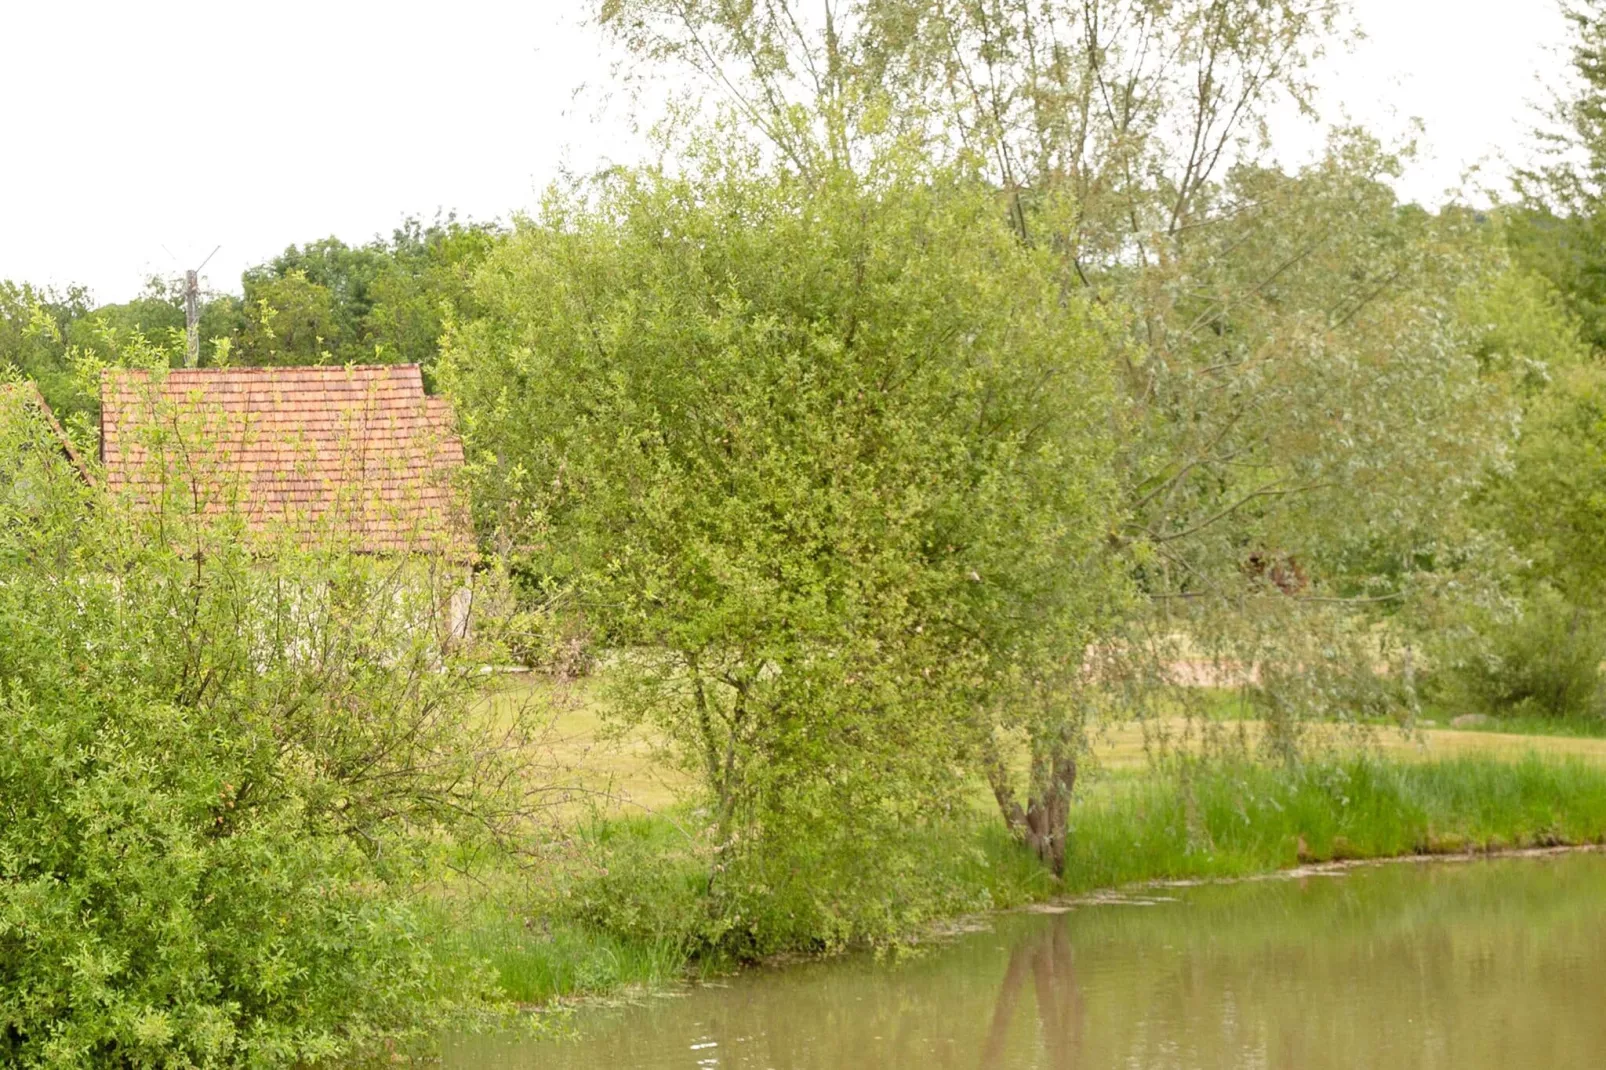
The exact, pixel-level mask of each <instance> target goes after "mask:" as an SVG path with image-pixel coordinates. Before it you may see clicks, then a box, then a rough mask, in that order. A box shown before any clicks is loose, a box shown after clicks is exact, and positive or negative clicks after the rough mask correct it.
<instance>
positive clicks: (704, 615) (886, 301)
mask: <svg viewBox="0 0 1606 1070" xmlns="http://www.w3.org/2000/svg"><path fill="white" fill-rule="evenodd" d="M682 164H683V165H684V167H685V171H684V173H682V174H680V175H678V176H674V175H669V174H666V173H664V172H661V171H657V170H645V171H637V172H623V173H616V174H612V175H610V176H608V177H606V178H604V179H602V180H600V182H599V183H598V184H597V185H596V186H595V187H593V188H591V189H589V190H588V191H583V194H582V193H576V194H574V195H572V196H571V195H555V196H554V197H553V198H552V199H550V200H549V201H548V202H547V204H546V206H545V208H544V210H543V212H542V214H541V215H540V216H539V217H537V218H536V219H534V220H531V221H527V222H526V223H524V224H523V225H522V226H521V227H520V228H519V229H518V231H517V233H516V234H514V235H513V236H512V238H511V239H510V240H509V242H508V244H507V245H506V247H505V248H503V249H501V250H499V251H498V252H496V253H495V254H493V256H492V258H491V259H490V261H489V263H488V265H487V267H486V269H485V270H484V271H483V272H482V273H481V275H480V276H479V279H478V283H477V287H476V295H477V298H478V299H479V300H481V301H482V302H484V307H485V308H486V310H487V311H486V314H485V315H484V316H483V317H482V318H480V319H477V320H475V321H473V322H471V323H469V324H466V325H464V326H462V327H461V328H460V330H459V331H458V332H457V333H456V334H455V335H454V336H453V338H452V339H451V343H450V345H449V347H448V354H447V360H446V362H445V364H444V366H443V375H444V377H445V380H444V381H445V382H446V384H447V386H448V388H449V389H450V390H451V391H452V392H453V393H454V394H455V395H456V397H457V398H458V399H459V405H460V410H459V411H461V412H463V413H464V414H465V419H466V434H467V436H468V441H469V444H470V447H471V449H472V451H473V452H474V454H475V455H476V456H478V457H479V458H481V459H482V464H481V469H480V474H481V479H482V484H481V486H482V494H481V501H482V503H483V506H484V507H485V508H486V510H487V512H488V514H489V516H490V518H491V520H492V522H495V523H498V524H501V525H505V526H506V527H505V530H509V531H512V532H514V533H516V535H517V536H518V537H517V538H516V539H514V540H510V541H511V542H512V543H513V544H514V545H518V546H522V547H523V548H524V549H523V551H522V552H523V553H524V555H525V559H524V562H523V566H524V567H525V568H526V569H527V570H528V571H529V572H531V573H533V574H539V575H541V576H542V577H543V587H544V589H546V590H548V591H552V592H555V593H557V592H561V593H562V594H563V596H564V605H565V606H567V607H568V608H570V609H572V610H576V611H578V612H581V613H583V614H584V615H585V617H586V619H587V621H588V623H589V625H590V626H591V627H592V628H593V629H594V630H595V632H596V633H597V634H598V635H599V636H601V637H603V639H604V641H605V642H607V643H608V644H610V645H611V646H612V647H613V648H614V649H616V650H617V651H618V654H617V657H616V658H615V659H614V660H615V661H616V667H615V669H614V670H612V671H611V672H610V676H612V677H613V678H614V679H615V680H620V681H623V684H622V687H621V691H620V693H619V695H617V696H616V697H617V699H618V701H617V703H616V704H615V711H616V712H618V713H619V714H620V715H621V716H622V717H624V718H625V719H627V720H628V721H629V722H631V723H636V722H643V721H644V722H647V723H650V724H652V725H653V726H654V727H656V728H657V729H659V730H660V731H661V733H662V734H663V735H664V736H665V737H666V738H667V739H669V740H670V741H671V742H672V744H673V747H674V753H675V755H676V756H677V757H678V758H679V759H680V760H681V761H682V762H683V764H684V765H685V767H686V769H687V770H688V771H689V772H690V773H691V774H692V775H693V776H694V777H696V778H697V783H699V784H700V785H701V787H702V788H703V789H704V793H705V795H706V798H707V801H708V811H707V812H708V813H709V821H708V826H709V828H708V832H709V836H710V838H711V841H712V847H713V850H714V855H713V859H714V864H713V868H712V870H711V876H710V881H711V886H712V888H713V890H714V897H715V901H716V902H721V901H723V902H726V903H727V904H734V905H730V906H729V907H728V912H729V914H730V915H731V916H735V915H738V914H741V913H742V911H741V910H740V903H741V898H742V897H743V896H744V895H746V894H748V893H749V892H751V893H753V894H760V893H759V891H758V890H759V889H761V888H765V889H769V890H770V891H769V892H765V893H762V894H771V893H772V892H773V893H775V894H780V893H781V892H782V891H784V889H786V888H787V887H790V886H792V885H795V884H796V883H797V882H798V880H799V879H800V878H807V877H808V876H809V875H811V874H812V875H814V876H821V875H822V874H823V873H824V872H825V871H826V869H827V868H829V867H842V872H840V873H839V874H838V876H839V877H840V879H838V880H835V881H824V880H821V881H818V882H815V883H814V884H813V885H812V886H813V887H815V888H819V887H832V888H836V889H840V895H841V901H840V902H838V903H834V904H832V905H831V906H830V907H829V909H830V910H831V911H832V912H834V915H835V916H838V917H840V918H844V919H851V918H852V917H853V916H854V911H856V910H861V909H870V908H871V904H869V902H868V901H870V900H871V899H873V898H874V896H879V895H881V894H882V892H885V893H886V896H885V897H883V898H886V897H890V898H886V902H881V901H880V900H876V902H877V903H879V904H880V906H879V907H877V909H895V907H894V906H893V905H892V900H893V899H895V898H896V895H895V894H894V893H895V889H891V888H889V887H887V886H886V884H885V882H883V881H878V880H877V878H878V877H879V876H881V875H885V874H889V873H892V872H895V871H896V867H895V861H896V859H897V858H898V857H900V856H899V855H898V850H899V845H900V844H901V843H903V842H904V841H906V840H907V839H908V837H909V832H910V830H911V829H912V828H913V827H915V825H917V824H918V823H919V822H920V821H922V820H924V819H926V818H928V817H931V816H932V815H934V814H937V813H942V812H947V811H948V810H949V809H950V808H951V807H952V806H954V805H956V803H957V800H958V796H959V793H961V792H963V791H964V790H965V783H966V781H965V779H964V775H963V774H964V770H965V769H966V768H973V763H974V762H975V761H977V760H980V759H981V757H982V756H983V752H984V751H985V750H986V748H987V746H988V745H989V740H990V732H989V731H988V730H987V729H988V728H989V722H987V721H986V719H984V718H981V717H979V716H978V711H989V712H996V713H997V714H998V715H999V716H1002V717H1006V718H1015V719H1023V718H1024V716H1025V713H1026V711H1028V710H1030V709H1033V708H1035V707H1036V706H1037V705H1040V704H1041V703H1042V701H1043V697H1044V696H1045V695H1048V694H1051V693H1057V692H1060V691H1063V690H1064V688H1065V682H1066V680H1067V679H1069V678H1073V677H1075V676H1076V675H1077V674H1078V673H1080V672H1081V671H1082V653H1083V651H1084V650H1085V649H1086V648H1087V646H1088V645H1089V643H1090V642H1091V641H1092V639H1093V637H1094V636H1096V635H1097V634H1098V633H1099V631H1100V630H1101V627H1102V626H1101V623H1100V621H1101V618H1102V617H1103V616H1105V615H1106V614H1108V613H1109V612H1110V611H1111V610H1112V608H1113V606H1114V605H1115V603H1116V602H1117V601H1118V600H1119V598H1120V597H1121V590H1122V581H1121V578H1120V577H1119V575H1118V574H1115V573H1113V572H1112V571H1111V570H1110V569H1109V568H1108V565H1107V555H1106V554H1105V553H1104V551H1103V545H1104V542H1105V540H1106V539H1107V538H1108V536H1109V534H1110V531H1111V526H1110V525H1111V520H1112V514H1111V504H1112V490H1113V486H1112V483H1111V480H1110V474H1109V473H1110V464H1109V459H1110V455H1111V451H1112V448H1113V442H1112V439H1113V435H1112V432H1113V425H1112V422H1111V418H1110V410H1111V397H1112V382H1111V376H1110V369H1111V366H1112V364H1111V359H1110V357H1109V353H1108V350H1109V347H1110V345H1111V344H1112V342H1111V339H1110V337H1109V334H1108V332H1107V331H1106V329H1105V327H1104V324H1103V323H1102V317H1101V316H1100V315H1099V313H1098V312H1097V310H1096V309H1095V308H1094V307H1093V306H1092V304H1091V303H1090V302H1088V301H1086V300H1083V299H1081V298H1078V297H1075V296H1071V295H1066V294H1065V293H1063V292H1062V290H1061V289H1060V288H1059V287H1058V286H1057V285H1056V283H1055V279H1054V274H1053V272H1052V271H1050V270H1047V269H1046V267H1045V264H1044V257H1045V254H1044V253H1042V252H1040V251H1038V250H1034V249H1031V248H1028V247H1026V246H1023V245H1021V244H1020V243H1019V242H1018V241H1016V240H1014V238H1013V236H1012V235H1011V234H1010V232H1009V230H1008V228H1007V226H1006V225H1005V223H1004V221H1003V220H1002V219H1001V218H1000V217H999V216H998V215H997V213H996V212H995V211H994V210H993V200H992V195H991V192H990V191H989V190H987V189H986V188H984V187H980V186H978V185H976V184H975V183H973V182H971V181H969V180H968V179H967V178H966V177H964V176H963V175H959V176H955V175H952V174H949V173H946V172H942V171H933V170H931V169H929V168H927V167H925V166H924V165H923V164H922V163H921V161H920V160H919V159H918V158H910V157H908V156H900V155H898V154H897V153H895V152H894V153H890V154H889V155H887V156H886V157H884V158H883V159H881V160H879V161H877V163H876V164H875V165H874V166H873V167H871V168H869V169H867V170H866V172H865V173H862V174H861V173H856V172H855V171H851V170H848V169H843V168H835V167H833V166H831V165H830V164H829V163H828V162H823V161H822V162H820V163H819V166H818V168H817V169H814V170H811V171H810V173H809V174H808V175H807V176H803V175H791V174H782V175H777V174H774V173H772V172H768V171H767V170H766V169H765V168H764V167H762V166H761V165H760V161H759V160H758V159H757V156H756V154H755V153H754V152H753V151H751V150H750V149H746V148H733V147H732V145H731V144H730V143H729V142H723V143H720V142H716V143H712V144H705V145H704V146H703V148H702V150H701V155H700V157H699V158H695V159H691V160H685V159H683V160H682ZM1031 723H1032V725H1033V726H1034V728H1035V730H1036V731H1037V732H1038V733H1039V734H1041V735H1044V736H1052V737H1053V738H1052V739H1047V738H1045V739H1044V741H1043V746H1042V747H1041V748H1040V749H1041V750H1042V751H1043V753H1045V754H1050V753H1057V754H1059V755H1061V756H1062V757H1063V758H1064V759H1066V760H1069V759H1070V758H1071V757H1073V755H1074V750H1073V747H1072V739H1071V734H1072V732H1073V727H1072V726H1071V725H1070V724H1068V723H1054V724H1050V723H1049V722H1047V721H1044V720H1043V719H1041V718H1036V719H1032V720H1031ZM1045 850H1048V846H1047V845H1046V844H1045ZM876 889H879V891H876ZM821 909H826V908H823V907H822V908H821ZM860 916H862V915H860ZM835 924H836V923H834V922H833V923H828V924H825V925H823V926H818V927H816V928H815V929H813V930H812V931H814V932H819V931H830V929H831V928H832V927H833V925H835ZM841 924H842V925H843V926H844V927H845V932H850V931H852V930H853V929H854V928H855V927H856V926H857V924H858V923H857V922H853V921H851V920H843V921H842V922H841Z"/></svg>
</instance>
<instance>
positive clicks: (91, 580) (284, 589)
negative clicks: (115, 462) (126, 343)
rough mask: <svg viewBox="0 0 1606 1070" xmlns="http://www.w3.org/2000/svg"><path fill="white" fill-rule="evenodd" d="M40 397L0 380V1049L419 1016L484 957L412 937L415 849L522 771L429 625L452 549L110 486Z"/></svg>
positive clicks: (125, 1059)
mask: <svg viewBox="0 0 1606 1070" xmlns="http://www.w3.org/2000/svg"><path fill="white" fill-rule="evenodd" d="M0 401H3V397H0ZM36 415H37V414H35V413H32V412H30V411H28V410H27V409H26V408H25V407H22V406H16V405H12V406H9V407H7V406H3V405H0V636H3V637H4V641H3V642H0V1062H4V1063H5V1064H7V1065H23V1066H31V1065H52V1066H57V1065H59V1066H91V1065H93V1066H128V1067H135V1066H191V1065H194V1066H232V1065H250V1066H263V1067H269V1066H289V1065H307V1064H313V1063H327V1062H333V1061H345V1060H350V1059H352V1058H356V1057H359V1056H363V1055H365V1054H368V1053H371V1052H373V1051H375V1050H377V1049H381V1048H387V1047H390V1046H392V1045H400V1046H406V1045H408V1044H411V1043H414V1042H422V1041H423V1040H426V1039H428V1038H429V1035H430V1033H431V1031H432V1030H434V1029H435V1028H436V1027H437V1026H438V1025H439V1023H440V1022H441V1021H442V1020H443V1018H444V1017H445V1015H447V1014H448V1013H450V1012H452V1011H453V1010H457V1009H464V1008H466V1007H468V1006H469V1005H471V1004H473V1003H475V1002H477V1000H478V992H479V985H478V981H477V979H476V977H475V974H474V971H473V969H472V968H468V967H463V968H455V969H454V968H445V967H443V966H441V965H440V964H438V963H436V962H435V961H434V959H433V958H432V955H431V952H430V949H429V945H428V943H427V942H426V941H424V940H422V939H420V938H419V936H418V929H417V923H416V921H415V916H414V910H413V908H412V904H411V895H410V891H409V889H410V888H411V887H413V885H414V882H415V879H416V877H417V873H418V867H419V866H420V865H421V864H424V863H426V862H427V861H428V860H429V858H430V855H431V853H432V852H435V851H438V850H440V849H441V847H442V845H443V843H446V842H450V841H453V840H457V841H465V842H467V841H483V840H493V841H494V840H495V838H496V837H497V836H498V834H500V833H502V832H505V831H508V830H510V829H512V828H513V827H514V826H515V825H516V824H517V822H518V821H519V820H521V818H522V817H523V816H525V815H526V814H527V813H528V811H529V808H530V797H529V794H528V785H530V784H532V783H533V781H532V780H531V779H527V776H528V771H527V769H526V768H525V765H524V762H523V758H522V755H523V751H522V749H521V743H522V740H523V728H522V723H521V722H520V721H518V719H517V718H515V719H514V721H513V723H508V722H507V721H506V720H493V719H491V718H487V717H481V716H480V714H479V712H478V710H477V708H476V706H475V699H476V690H475V688H476V686H477V684H476V679H477V674H476V673H475V671H474V669H475V666H476V665H477V664H478V659H477V658H475V657H474V654H475V653H476V652H475V651H473V650H471V649H468V648H466V647H464V646H463V645H462V643H461V642H460V641H459V640H458V639H457V638H455V637H449V636H448V635H447V633H446V632H443V630H442V628H441V621H442V614H443V613H444V612H447V611H448V607H449V604H450V601H451V598H450V594H451V592H452V591H453V589H454V585H457V584H461V583H462V582H464V581H463V577H462V573H461V570H460V569H453V568H448V567H445V565H444V564H443V563H442V562H439V561H427V560H425V561H407V562H402V561H396V560H389V559H383V558H376V557H371V556H365V555H362V554H358V553H354V552H350V551H349V549H347V548H345V547H343V546H342V545H340V543H339V540H337V539H332V540H330V541H329V542H328V543H327V544H324V543H319V542H318V541H317V540H312V541H311V542H308V541H303V540H290V541H280V540H278V539H276V538H274V537H273V536H272V535H271V533H262V534H259V533H254V532H252V531H251V530H249V529H247V527H246V526H245V525H244V524H243V523H242V521H241V518H240V517H239V516H238V515H234V514H230V513H227V512H224V513H219V514H213V513H208V512H206V511H205V510H204V509H197V508H195V507H193V506H191V505H189V504H188V503H190V502H193V501H197V500H199V497H200V496H199V495H195V494H192V493H189V491H190V490H192V489H193V488H187V487H186V486H185V482H184V479H183V478H181V477H180V478H173V479H171V480H169V481H168V482H167V483H166V484H164V485H166V486H169V487H170V488H171V489H172V496H171V498H170V499H165V500H162V501H159V502H143V503H130V502H128V501H124V500H120V499H118V498H117V497H115V496H112V495H109V494H105V493H102V492H101V491H99V490H96V489H95V488H94V487H92V486H90V485H88V484H87V483H86V482H85V481H84V480H83V479H81V478H80V477H79V475H78V473H77V472H76V471H75V470H74V469H73V467H72V466H71V465H69V464H68V463H67V460H66V458H65V457H63V456H62V452H61V449H60V446H59V443H58V442H57V441H56V440H55V439H53V438H52V437H51V434H50V432H49V429H48V428H47V427H46V426H44V425H43V424H42V422H41V421H40V420H38V419H37V418H36ZM164 426H171V423H170V422H169V423H167V424H164ZM149 445H151V447H152V449H153V453H152V456H153V457H159V456H160V453H161V451H160V443H159V442H152V443H150V444H149ZM179 475H180V476H181V473H180V474H179ZM447 638H451V641H450V642H448V641H447Z"/></svg>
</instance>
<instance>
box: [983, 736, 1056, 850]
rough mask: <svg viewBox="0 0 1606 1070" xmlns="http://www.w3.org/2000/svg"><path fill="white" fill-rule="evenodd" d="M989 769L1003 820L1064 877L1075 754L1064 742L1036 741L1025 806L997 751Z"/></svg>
mask: <svg viewBox="0 0 1606 1070" xmlns="http://www.w3.org/2000/svg"><path fill="white" fill-rule="evenodd" d="M987 772H988V777H987V778H988V780H989V781H990V782H991V784H992V789H993V798H995V799H997V800H998V809H999V810H1000V811H1001V812H1002V813H1003V815H1004V823H1005V824H1006V825H1008V826H1009V829H1010V831H1011V832H1013V833H1014V834H1015V835H1016V836H1017V837H1019V838H1020V840H1021V842H1022V843H1024V844H1026V846H1028V847H1030V848H1031V849H1032V851H1033V852H1034V853H1036V855H1037V857H1038V858H1040V859H1042V861H1043V864H1044V865H1046V866H1048V867H1049V869H1051V870H1053V872H1054V875H1055V876H1056V877H1063V876H1064V875H1065V849H1066V845H1067V841H1068V840H1069V837H1070V816H1071V792H1072V791H1073V790H1075V788H1076V758H1075V756H1074V755H1073V754H1071V753H1069V752H1068V750H1067V748H1066V746H1065V744H1063V743H1056V744H1054V745H1052V746H1049V745H1038V744H1035V743H1034V744H1033V746H1032V780H1031V787H1030V788H1029V789H1028V791H1027V796H1026V805H1025V806H1024V807H1022V806H1021V804H1020V802H1019V801H1018V800H1017V799H1016V798H1015V789H1014V786H1013V785H1012V784H1011V783H1010V779H1009V771H1008V770H1007V769H1005V768H1004V763H1003V760H1002V759H1001V758H1000V757H998V756H997V755H996V754H994V755H993V756H992V757H991V758H990V760H989V762H988V771H987Z"/></svg>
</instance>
